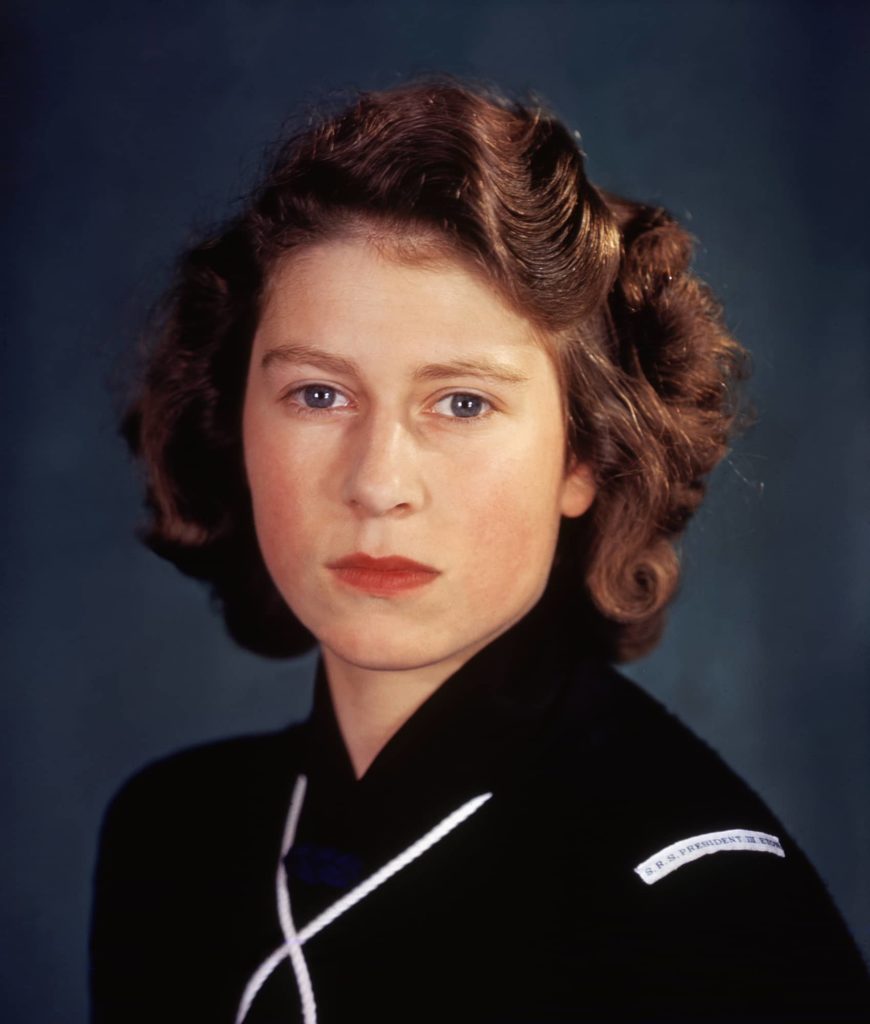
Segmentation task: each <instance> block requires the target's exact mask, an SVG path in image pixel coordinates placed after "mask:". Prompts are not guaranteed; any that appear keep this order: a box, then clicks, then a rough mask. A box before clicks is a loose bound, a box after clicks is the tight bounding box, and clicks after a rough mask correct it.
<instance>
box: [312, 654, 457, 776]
mask: <svg viewBox="0 0 870 1024" xmlns="http://www.w3.org/2000/svg"><path fill="white" fill-rule="evenodd" d="M322 653H323V663H324V668H325V669H326V678H327V680H328V682H329V692H330V695H331V697H332V705H333V708H334V709H335V717H336V719H337V721H338V727H339V729H340V731H341V735H342V739H343V740H344V744H345V747H346V748H347V752H348V755H349V757H350V761H351V764H352V765H353V770H354V774H355V775H356V777H357V778H358V779H359V778H362V776H363V775H364V774H365V773H366V771H367V770H368V768H369V766H370V765H371V763H372V762H373V761H374V759H375V758H376V757H377V756H378V754H379V753H380V751H381V750H382V749H383V747H384V746H385V745H386V743H387V742H388V741H389V739H390V738H391V737H392V736H393V735H394V734H395V733H396V732H398V730H399V729H400V728H401V727H402V725H404V723H405V722H406V721H407V720H408V719H409V718H410V717H411V715H413V714H414V712H415V711H416V710H417V708H419V707H420V705H421V704H423V703H425V701H426V700H427V699H428V698H429V697H430V696H431V695H432V694H433V693H434V692H435V691H436V690H437V689H438V687H439V686H441V684H442V683H443V682H444V681H445V680H446V679H447V678H449V677H450V676H451V675H453V673H454V672H456V671H458V670H459V669H460V668H461V667H462V665H463V664H465V662H466V661H467V660H468V659H469V658H470V657H471V654H472V653H473V651H469V652H463V653H462V654H461V655H457V657H456V658H455V659H454V660H455V664H454V663H453V661H451V662H438V663H437V664H436V665H425V666H422V667H420V668H414V669H407V670H405V669H403V670H398V671H391V670H384V669H367V668H360V667H359V666H358V665H352V664H349V663H348V662H346V661H344V660H343V659H341V658H339V657H337V656H336V655H335V654H334V653H333V652H332V651H330V650H328V649H327V648H326V647H323V648H322Z"/></svg>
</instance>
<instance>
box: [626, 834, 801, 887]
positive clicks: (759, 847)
mask: <svg viewBox="0 0 870 1024" xmlns="http://www.w3.org/2000/svg"><path fill="white" fill-rule="evenodd" d="M730 850H752V851H755V852H756V853H773V854H775V855H776V856H777V857H784V856H785V851H784V850H783V848H782V844H781V843H780V841H779V839H777V837H776V836H772V835H769V834H768V833H767V832H752V831H750V830H749V829H728V830H726V831H725V832H705V833H704V834H703V835H700V836H691V837H690V838H689V839H681V840H680V841H679V842H677V843H671V845H670V846H666V847H665V848H664V849H663V850H659V852H658V853H654V854H653V855H652V857H649V858H648V859H647V860H645V861H644V862H643V863H642V864H638V866H637V867H636V868H635V869H634V870H635V873H636V874H638V875H639V876H640V877H641V878H642V879H643V881H644V882H646V884H647V885H652V884H653V882H657V881H658V880H659V879H660V878H664V877H665V875H669V874H670V873H671V872H672V871H676V869H677V868H680V867H682V866H683V865H684V864H688V863H690V862H691V861H693V860H697V859H698V858H699V857H705V856H706V855H707V854H708V853H722V852H725V851H730Z"/></svg>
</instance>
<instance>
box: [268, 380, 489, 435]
mask: <svg viewBox="0 0 870 1024" xmlns="http://www.w3.org/2000/svg"><path fill="white" fill-rule="evenodd" d="M308 388H320V389H322V390H323V391H330V392H333V393H334V394H337V395H342V396H344V397H347V396H346V395H344V392H343V391H342V390H341V389H340V388H336V387H332V386H331V385H329V384H318V383H316V382H315V383H313V384H300V385H297V386H296V387H294V388H292V389H291V390H290V391H288V392H286V393H285V394H284V395H283V396H282V398H281V401H282V402H284V403H286V404H287V405H290V406H292V408H293V412H294V415H297V416H322V415H324V414H329V413H332V412H335V411H336V408H338V409H344V408H347V406H338V407H328V408H323V409H318V408H316V407H315V408H312V407H311V406H308V405H305V404H304V403H303V402H302V401H301V400H298V399H299V396H301V395H302V394H303V392H305V391H306V390H308ZM455 395H460V396H461V397H463V398H478V399H480V401H481V402H482V403H483V404H484V406H485V408H484V409H483V410H482V411H481V412H480V414H479V415H477V416H444V417H443V418H444V419H446V420H454V421H456V422H457V423H462V424H463V425H466V424H471V423H480V422H481V421H482V420H485V419H488V418H489V416H490V415H491V414H492V413H493V412H495V408H494V406H493V404H492V402H491V401H490V400H489V399H488V398H484V397H483V395H479V394H477V393H476V392H474V391H448V392H447V394H445V395H441V396H440V397H439V398H438V399H436V401H435V403H434V404H435V405H438V404H439V403H440V402H443V401H444V399H445V398H453V397H454V396H455ZM439 415H440V414H439Z"/></svg>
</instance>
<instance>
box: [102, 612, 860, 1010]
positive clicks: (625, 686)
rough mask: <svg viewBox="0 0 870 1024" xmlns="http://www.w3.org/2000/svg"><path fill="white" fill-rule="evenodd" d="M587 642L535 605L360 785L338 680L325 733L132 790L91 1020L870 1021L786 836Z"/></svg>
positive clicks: (215, 752) (181, 770)
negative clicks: (588, 649) (344, 730)
mask: <svg viewBox="0 0 870 1024" xmlns="http://www.w3.org/2000/svg"><path fill="white" fill-rule="evenodd" d="M578 639H579V638H578V637H577V636H576V630H575V629H574V628H572V626H571V624H570V622H568V621H567V619H566V617H565V616H564V615H562V614H560V612H559V608H558V607H555V606H553V604H552V602H551V601H548V599H544V600H542V601H541V602H540V603H539V605H538V606H537V607H536V608H535V609H534V610H533V611H532V612H531V613H529V615H527V616H526V617H525V618H524V619H523V620H522V621H521V622H520V623H518V624H517V625H515V626H514V627H513V628H512V629H510V630H509V631H507V632H506V633H505V634H503V635H502V636H501V637H499V638H498V639H497V640H496V641H494V642H493V643H492V644H490V645H489V646H488V647H487V648H485V649H484V650H482V651H481V652H480V653H478V654H477V655H475V656H474V657H473V658H472V659H471V660H470V661H468V662H467V663H466V664H465V665H464V666H463V667H462V668H461V669H460V670H459V671H458V672H457V673H455V674H454V675H453V676H451V677H450V678H449V679H448V680H447V681H446V682H445V683H444V684H443V686H441V687H440V688H439V689H438V690H437V691H436V692H435V693H434V694H433V695H432V697H431V698H430V699H429V700H428V701H427V702H426V703H425V704H424V705H423V706H422V707H421V708H420V709H419V710H418V711H417V712H416V713H415V714H414V715H413V716H412V717H411V718H410V719H409V720H408V722H407V723H406V724H405V725H404V726H403V727H402V728H401V729H400V730H399V731H398V732H397V733H396V735H395V736H394V737H393V738H392V739H391V740H390V741H389V742H388V743H387V745H386V746H385V747H384V749H383V750H382V751H381V753H380V754H379V755H378V757H377V758H376V760H375V761H374V763H373V764H372V765H371V767H370V768H369V770H368V771H367V772H366V774H365V775H364V776H363V777H362V779H360V780H356V779H355V777H354V773H353V771H352V768H351V764H350V761H349V758H348V755H347V753H346V750H345V747H344V745H343V742H342V739H341V736H340V733H339V730H338V726H337V724H336V721H335V718H334V714H333V711H332V707H331V704H330V698H329V694H328V689H327V687H326V684H325V679H324V675H323V670H322V666H321V668H320V669H319V670H318V679H317V684H316V692H315V704H314V710H313V713H312V715H311V718H310V719H309V721H308V722H306V723H304V724H302V725H294V726H291V727H289V728H287V729H285V730H283V731H280V732H277V733H274V734H268V735H259V736H253V737H246V738H241V739H233V740H228V741H224V742H219V743H214V744H210V745H207V746H203V747H199V748H197V749H193V750H188V751H185V752H183V753H180V754H177V755H174V756H172V757H169V758H167V759H165V760H163V761H160V762H157V763H155V764H152V765H150V766H149V767H147V768H145V769H144V770H143V771H141V772H140V773H138V774H137V775H136V776H134V777H133V778H132V779H131V780H130V781H129V782H128V783H127V784H126V785H125V786H124V787H123V788H122V789H121V791H120V792H119V793H118V795H117V796H116V797H115V798H114V800H113V802H112V803H111V805H110V807H109V810H108V811H107V814H106V817H105V821H104V826H103V831H102V836H101V842H100V851H99V858H98V864H97V871H96V876H95V895H94V907H93V918H92V929H91V971H92V976H91V991H92V1021H93V1024H139V1022H145V1021H147V1022H148V1024H174V1022H185V1024H198V1022H204V1024H233V1022H234V1021H237V1020H240V1019H242V1016H243V1015H244V1020H245V1022H246V1024H279V1022H280V1024H290V1022H296V1021H303V1020H306V1021H308V1022H311V1021H313V1020H317V1021H319V1022H321V1024H349V1022H357V1021H363V1022H368V1021H384V1022H393V1021H403V1022H409V1024H411V1022H435V1021H438V1022H481V1024H495V1022H499V1024H508V1022H513V1024H531V1022H537V1021H541V1022H544V1021H546V1022H575V1021H614V1020H620V1021H629V1020H630V1021H717V1020H718V1021H766V1022H769V1021H805V1020H806V1021H825V1022H828V1021H836V1020H870V987H868V977H867V971H866V967H865V965H864V963H863V961H862V959H861V956H860V955H859V953H858V951H857V949H856V947H855V944H854V942H853V941H852V939H851V937H850V936H849V934H848V932H847V930H846V928H845V926H844V924H843V922H842V920H841V918H840V917H839V915H838V913H837V911H836V910H835V908H834V906H833V904H832V902H831V900H830V897H829V895H828V893H827V892H826V890H825V888H824V886H823V885H822V883H821V881H820V880H819V878H818V876H817V875H816V873H815V871H814V870H813V868H812V867H811V866H810V864H809V863H808V862H807V860H806V858H805V857H804V855H803V854H802V853H801V851H800V850H799V849H798V847H797V846H795V844H794V843H793V842H792V840H791V839H790V837H789V836H788V835H787V834H786V832H785V830H784V829H783V827H782V825H781V823H780V822H779V821H777V820H776V819H775V818H774V817H773V815H772V814H771V812H770V811H769V810H768V809H767V808H766V806H765V805H764V804H763V803H762V801H761V800H760V799H759V798H758V797H757V796H756V795H755V794H754V793H753V792H752V791H751V790H750V789H749V788H748V787H747V786H746V785H745V784H744V783H743V782H742V781H740V779H738V778H737V777H736V776H735V775H734V774H733V772H731V770H730V769H729V768H727V767H726V766H725V765H724V764H723V762H722V761H721V760H720V759H719V757H718V756H717V755H716V754H715V753H714V752H713V751H711V750H710V749H709V748H708V747H707V746H706V745H705V744H704V743H702V742H701V741H700V740H699V739H698V738H696V737H695V736H694V735H693V734H692V733H691V732H689V731H688V730H687V729H686V728H685V727H684V726H683V725H682V724H680V723H679V722H678V721H677V720H676V719H675V718H674V717H673V716H672V715H670V714H669V713H668V712H667V711H666V710H665V709H664V708H663V707H662V706H661V705H660V704H659V703H657V702H656V701H654V700H653V699H652V698H651V697H649V696H647V695H646V694H645V693H644V692H643V691H641V690H640V689H639V688H638V687H636V686H635V685H634V684H633V683H631V682H629V681H628V680H627V679H626V678H625V677H624V676H622V675H620V674H619V673H618V672H616V671H615V670H614V669H613V668H612V667H610V666H609V665H608V664H607V663H606V662H604V661H601V660H599V659H596V658H593V657H588V656H584V655H583V654H582V652H581V645H580V643H579V642H578ZM300 777H303V779H304V782H300V781H299V780H300ZM303 788H304V792H302V790H303ZM294 793H295V797H296V799H295V801H293V802H294V810H293V815H292V816H291V817H293V818H294V820H293V821H291V822H290V827H289V831H288V829H287V823H288V809H289V808H290V805H291V798H292V797H293V795H294ZM457 811H459V812H460V814H459V815H458V816H457V815H455V813H454V812H457ZM451 816H453V817H451ZM458 819H459V820H458ZM445 822H446V824H442V823H445ZM294 824H295V831H294V828H293V826H294ZM439 826H440V831H439ZM451 826H452V827H451ZM433 830H435V831H434V832H433ZM285 833H286V835H285ZM290 833H292V836H291V838H292V843H288V842H287V841H286V840H287V836H288V835H290ZM421 840H424V842H423V844H422V845H423V846H424V847H425V849H423V851H422V852H420V849H419V846H420V841H421ZM282 842H283V848H282ZM427 843H428V845H426V844H427ZM414 844H418V846H417V847H416V848H415V846H414ZM287 846H289V849H286V847H287ZM407 851H412V853H410V854H409V853H407ZM413 853H416V855H415V856H412V854H413ZM403 854H405V857H404V860H403V859H402V856H403ZM396 858H399V860H396ZM390 865H391V867H389V868H388V870H387V872H386V874H387V876H388V877H384V870H383V869H384V868H385V866H390ZM378 872H381V874H380V876H379V875H378ZM390 872H392V873H390ZM373 877H374V878H375V880H377V879H378V878H380V879H381V884H379V885H378V886H376V887H373V885H372V883H371V882H370V881H369V880H370V879H372V878H373ZM282 892H283V893H284V894H286V896H287V898H286V901H285V905H284V908H283V910H282V909H281V900H282V899H283V898H284V897H282V896H281V895H279V894H280V893H282ZM348 894H351V896H350V897H349V899H348ZM342 899H344V906H345V909H344V910H343V912H341V913H338V914H337V916H336V915H335V911H333V914H332V916H330V913H329V910H330V908H336V907H338V909H339V910H340V909H341V906H342V905H341V904H338V903H337V901H340V900H342ZM354 901H355V902H354ZM348 903H350V905H348ZM282 915H283V916H282ZM282 921H283V926H282ZM288 921H290V928H291V931H290V932H289V933H288V931H287V922H288ZM312 922H313V923H314V924H313V927H314V928H315V929H316V930H315V932H314V933H313V934H309V935H306V934H305V929H306V926H308V925H312ZM324 922H326V923H324ZM293 929H295V931H294V930H293ZM309 930H310V929H309ZM291 949H292V951H293V956H290V955H289V954H290V951H291ZM270 958H271V959H270ZM240 1007H241V1009H240Z"/></svg>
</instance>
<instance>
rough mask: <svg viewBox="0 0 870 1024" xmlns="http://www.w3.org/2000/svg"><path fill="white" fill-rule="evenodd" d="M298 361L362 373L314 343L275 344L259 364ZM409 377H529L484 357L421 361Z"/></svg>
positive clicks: (516, 380) (508, 380) (518, 380)
mask: <svg viewBox="0 0 870 1024" xmlns="http://www.w3.org/2000/svg"><path fill="white" fill-rule="evenodd" d="M299 363H307V364H308V365H310V366H317V367H319V368H320V369H321V370H326V371H328V372H329V373H337V374H344V375H345V376H352V377H357V378H359V377H360V376H362V374H361V373H360V367H359V364H358V363H355V362H354V361H353V360H352V359H346V358H344V356H336V355H333V354H332V353H331V352H326V351H324V350H323V349H321V348H317V347H316V346H314V345H301V344H292V345H277V346H275V347H274V348H270V349H268V350H267V351H266V352H265V353H264V354H263V358H262V360H261V361H260V366H261V367H262V369H263V371H264V372H265V373H268V372H269V371H270V370H271V369H272V367H274V366H278V365H281V364H299ZM412 376H413V379H414V380H415V381H430V380H445V379H446V378H449V377H456V376H471V377H485V378H487V379H488V380H496V381H499V382H500V383H502V384H525V383H527V381H528V379H529V378H528V377H527V376H526V375H525V374H522V373H520V372H519V371H517V370H515V369H513V367H510V366H506V365H505V364H504V363H500V362H498V361H497V360H495V359H489V358H487V357H486V356H483V357H480V358H477V359H454V360H451V361H450V362H447V363H424V364H422V365H421V366H418V367H416V369H415V370H414V373H413V375H412Z"/></svg>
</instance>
